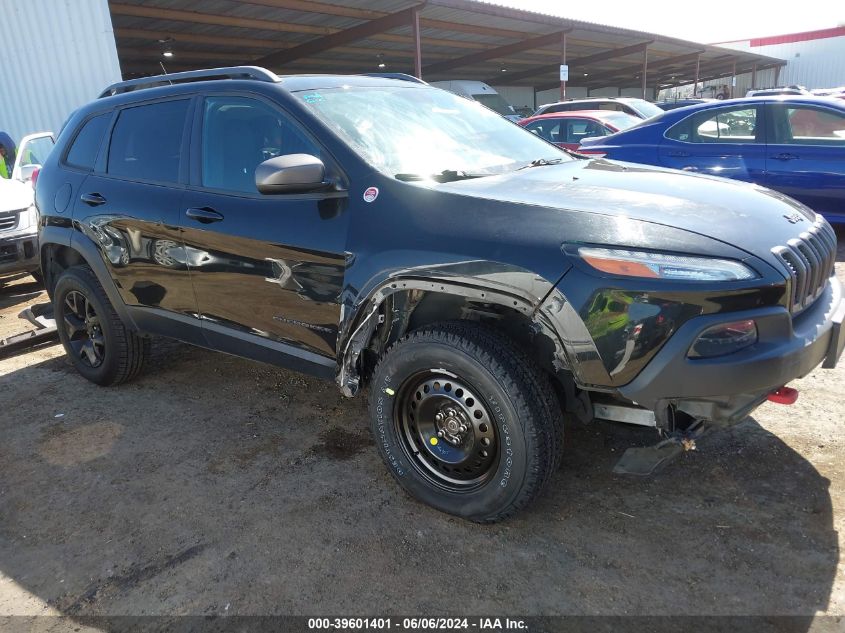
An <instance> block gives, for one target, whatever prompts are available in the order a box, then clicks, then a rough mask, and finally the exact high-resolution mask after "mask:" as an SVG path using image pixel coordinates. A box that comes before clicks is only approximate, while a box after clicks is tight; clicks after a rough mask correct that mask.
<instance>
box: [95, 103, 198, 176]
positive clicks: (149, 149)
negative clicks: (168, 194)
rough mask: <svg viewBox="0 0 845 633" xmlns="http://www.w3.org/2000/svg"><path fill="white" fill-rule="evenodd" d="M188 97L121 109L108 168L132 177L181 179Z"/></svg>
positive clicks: (116, 173) (118, 174) (110, 172)
mask: <svg viewBox="0 0 845 633" xmlns="http://www.w3.org/2000/svg"><path fill="white" fill-rule="evenodd" d="M189 103H190V101H189V100H188V99H180V100H177V101H163V102H159V103H151V104H148V105H142V106H134V107H131V108H126V109H124V110H121V112H120V115H119V116H118V119H117V123H115V126H114V131H113V132H112V136H111V145H110V146H109V159H108V168H107V172H108V173H109V175H112V176H120V177H123V178H128V179H132V180H145V181H149V182H160V183H176V182H179V167H180V163H181V159H182V156H181V155H182V136H183V134H184V130H185V117H186V115H187V113H188V105H189Z"/></svg>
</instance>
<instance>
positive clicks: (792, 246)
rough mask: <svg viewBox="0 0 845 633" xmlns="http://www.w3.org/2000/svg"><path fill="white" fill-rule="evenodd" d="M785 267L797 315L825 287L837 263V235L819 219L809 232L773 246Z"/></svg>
mask: <svg viewBox="0 0 845 633" xmlns="http://www.w3.org/2000/svg"><path fill="white" fill-rule="evenodd" d="M772 253H774V255H775V257H777V258H778V259H779V260H780V261H781V262H782V263H783V265H784V266H785V267H786V272H787V273H788V276H789V286H790V310H791V312H792V314H797V313H799V312H801V311H802V310H804V309H805V308H807V307H809V306H810V304H812V303H813V302H814V301H815V300H816V299H818V298H819V296H820V295H821V294H822V292H823V291H824V289H825V286H826V285H827V281H828V279H829V278H830V276H831V275H832V274H833V270H834V266H835V264H836V234H835V233H834V232H833V229H832V228H830V225H829V224H827V222H824V221H821V222H820V223H818V224H815V225H813V226H812V227H811V228H810V229H809V230H808V231H806V232H804V233H801V235H800V236H798V237H797V238H793V239H791V240H789V242H787V244H786V246H777V247H775V248H773V249H772Z"/></svg>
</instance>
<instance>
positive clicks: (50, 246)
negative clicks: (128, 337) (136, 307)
mask: <svg viewBox="0 0 845 633" xmlns="http://www.w3.org/2000/svg"><path fill="white" fill-rule="evenodd" d="M71 237H72V239H71ZM39 248H40V254H41V271H42V273H43V274H44V287H45V288H46V290H47V294H48V295H49V296H50V298H51V299H52V298H53V291H54V289H55V287H56V281H57V280H58V278H59V276H60V275H61V274H62V273H63V272H64V271H65V270H68V269H69V268H72V267H74V266H87V267H88V268H89V269H90V270H91V272H92V273H93V274H94V276H95V277H96V278H97V281H98V282H99V284H100V286H101V287H102V289H103V291H104V292H105V293H106V296H107V297H108V299H109V301H110V302H111V305H112V306H113V308H114V310H115V312H117V314H118V316H119V317H120V319H121V321H123V323H124V324H125V325H126V327H127V328H128V329H129V330H130V331H133V332H138V331H139V328H138V327H137V325H136V324H135V321H134V320H133V319H132V317H131V315H130V314H129V310H127V309H126V304H125V303H124V302H123V299H122V298H121V296H120V293H119V292H118V291H117V287H116V286H115V283H114V281H113V279H112V277H111V275H110V274H109V270H108V268H107V267H106V264H105V263H104V262H103V258H102V256H101V255H100V251H99V250H98V249H97V247H96V246H95V244H94V243H93V242H92V241H91V240H90V239H88V238H87V237H85V236H81V235H78V234H72V236H71V234H68V233H66V230H59V229H56V230H55V231H51V230H50V229H49V227H48V228H47V229H45V230H44V231H42V234H41V236H40V247H39Z"/></svg>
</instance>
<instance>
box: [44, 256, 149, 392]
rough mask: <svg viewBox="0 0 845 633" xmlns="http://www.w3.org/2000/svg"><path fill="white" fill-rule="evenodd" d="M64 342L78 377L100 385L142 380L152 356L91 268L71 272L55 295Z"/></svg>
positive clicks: (146, 341)
mask: <svg viewBox="0 0 845 633" xmlns="http://www.w3.org/2000/svg"><path fill="white" fill-rule="evenodd" d="M53 314H54V315H55V319H56V325H57V326H58V331H59V340H60V341H61V342H62V345H63V346H64V348H65V353H67V355H68V357H69V358H70V360H71V362H73V365H74V366H75V367H76V369H77V371H78V372H79V373H80V374H82V375H83V376H84V377H85V378H87V379H88V380H90V381H91V382H93V383H96V384H98V385H104V386H109V385H119V384H121V383H124V382H126V381H128V380H131V379H132V378H134V377H135V376H137V375H138V374H139V373H140V371H141V369H142V368H143V366H144V363H145V362H146V359H147V357H148V356H149V351H150V341H149V339H145V338H141V337H140V336H138V335H137V334H135V333H134V332H132V331H131V330H129V329H128V328H127V327H126V326H125V325H124V324H123V322H122V321H121V320H120V317H119V316H118V314H117V312H115V309H114V307H113V306H112V304H111V302H110V301H109V299H108V297H107V296H106V292H105V291H104V290H103V287H102V286H101V285H100V282H99V281H98V280H97V277H96V276H95V275H94V273H93V272H92V271H91V269H90V268H88V267H87V266H74V267H72V268H68V269H67V270H65V271H64V272H63V273H62V274H61V275H60V276H59V279H58V280H57V281H56V288H55V290H54V292H53Z"/></svg>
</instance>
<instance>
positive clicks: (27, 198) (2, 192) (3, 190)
mask: <svg viewBox="0 0 845 633" xmlns="http://www.w3.org/2000/svg"><path fill="white" fill-rule="evenodd" d="M34 193H35V192H34V191H33V189H32V185H31V184H29V183H28V182H20V181H19V180H8V179H6V178H0V213H5V212H6V211H20V210H21V209H26V208H27V207H29V206H30V205H31V204H32V202H33V199H34Z"/></svg>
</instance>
